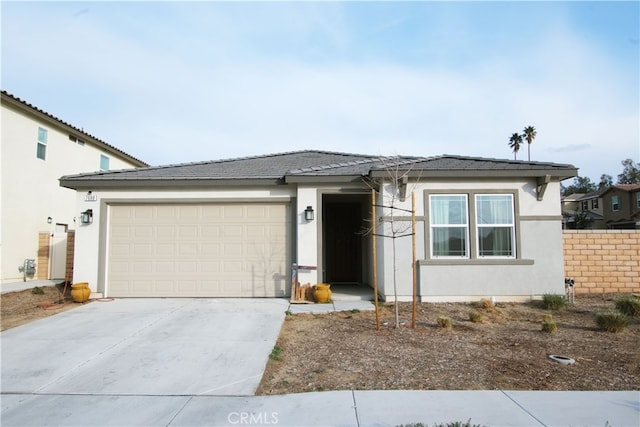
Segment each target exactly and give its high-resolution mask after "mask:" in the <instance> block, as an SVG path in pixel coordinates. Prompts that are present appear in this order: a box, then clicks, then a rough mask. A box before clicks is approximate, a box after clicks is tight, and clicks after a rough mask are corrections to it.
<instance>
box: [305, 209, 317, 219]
mask: <svg viewBox="0 0 640 427" xmlns="http://www.w3.org/2000/svg"><path fill="white" fill-rule="evenodd" d="M314 217H315V215H314V212H313V208H312V207H311V206H307V209H305V210H304V219H306V220H307V221H313V219H314Z"/></svg>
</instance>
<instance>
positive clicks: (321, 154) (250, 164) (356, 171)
mask: <svg viewBox="0 0 640 427" xmlns="http://www.w3.org/2000/svg"><path fill="white" fill-rule="evenodd" d="M389 168H393V169H396V168H397V169H398V170H401V171H406V172H407V173H409V172H411V173H418V174H424V175H428V174H434V175H433V176H439V175H438V174H444V175H443V176H457V177H465V176H479V175H482V174H484V175H487V174H493V173H496V172H498V173H502V172H505V173H507V174H510V175H509V176H540V175H544V174H554V176H558V177H562V178H566V177H571V176H575V174H576V172H577V170H576V169H575V167H573V166H571V165H560V164H555V163H539V162H516V161H510V160H498V159H485V158H475V157H462V156H449V155H444V156H436V157H414V156H394V157H382V156H374V155H363V154H350V153H337V152H330V151H319V150H303V151H290V152H284V153H276V154H266V155H261V156H252V157H240V158H234V159H223V160H212V161H206V162H196V163H183V164H175V165H166V166H155V167H146V168H138V169H124V170H119V171H108V172H97V173H88V174H87V173H85V174H78V175H69V176H65V177H62V178H61V185H63V186H68V187H70V188H76V187H77V186H79V185H81V184H86V185H90V184H96V185H100V183H103V184H105V185H122V186H130V185H144V184H145V183H146V184H150V185H151V183H153V182H157V183H160V182H162V183H165V184H170V183H173V184H174V185H175V184H177V183H181V184H184V185H192V184H196V183H197V182H200V183H201V184H212V183H214V182H220V183H226V184H241V183H243V182H244V183H249V182H252V183H257V182H258V181H260V182H261V183H263V184H277V183H284V182H294V181H296V180H315V181H322V180H323V179H326V178H327V177H337V178H338V179H341V178H344V179H345V180H349V179H351V180H353V179H362V177H364V176H374V174H376V173H377V174H379V175H380V176H384V175H385V174H386V173H387V170H388V169H389ZM474 174H475V175H474ZM500 176H506V175H500Z"/></svg>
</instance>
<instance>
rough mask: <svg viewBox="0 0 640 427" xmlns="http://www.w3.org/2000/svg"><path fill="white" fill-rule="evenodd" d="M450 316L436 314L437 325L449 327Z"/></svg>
mask: <svg viewBox="0 0 640 427" xmlns="http://www.w3.org/2000/svg"><path fill="white" fill-rule="evenodd" d="M451 325H452V323H451V318H450V317H448V316H438V326H439V327H441V328H447V329H449V328H451Z"/></svg>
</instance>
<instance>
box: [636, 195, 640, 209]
mask: <svg viewBox="0 0 640 427" xmlns="http://www.w3.org/2000/svg"><path fill="white" fill-rule="evenodd" d="M636 208H640V191H638V192H637V193H636Z"/></svg>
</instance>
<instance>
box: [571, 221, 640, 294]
mask: <svg viewBox="0 0 640 427" xmlns="http://www.w3.org/2000/svg"><path fill="white" fill-rule="evenodd" d="M562 237H563V243H564V269H565V277H570V278H572V279H574V280H575V293H576V294H602V293H640V230H563V232H562Z"/></svg>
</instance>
